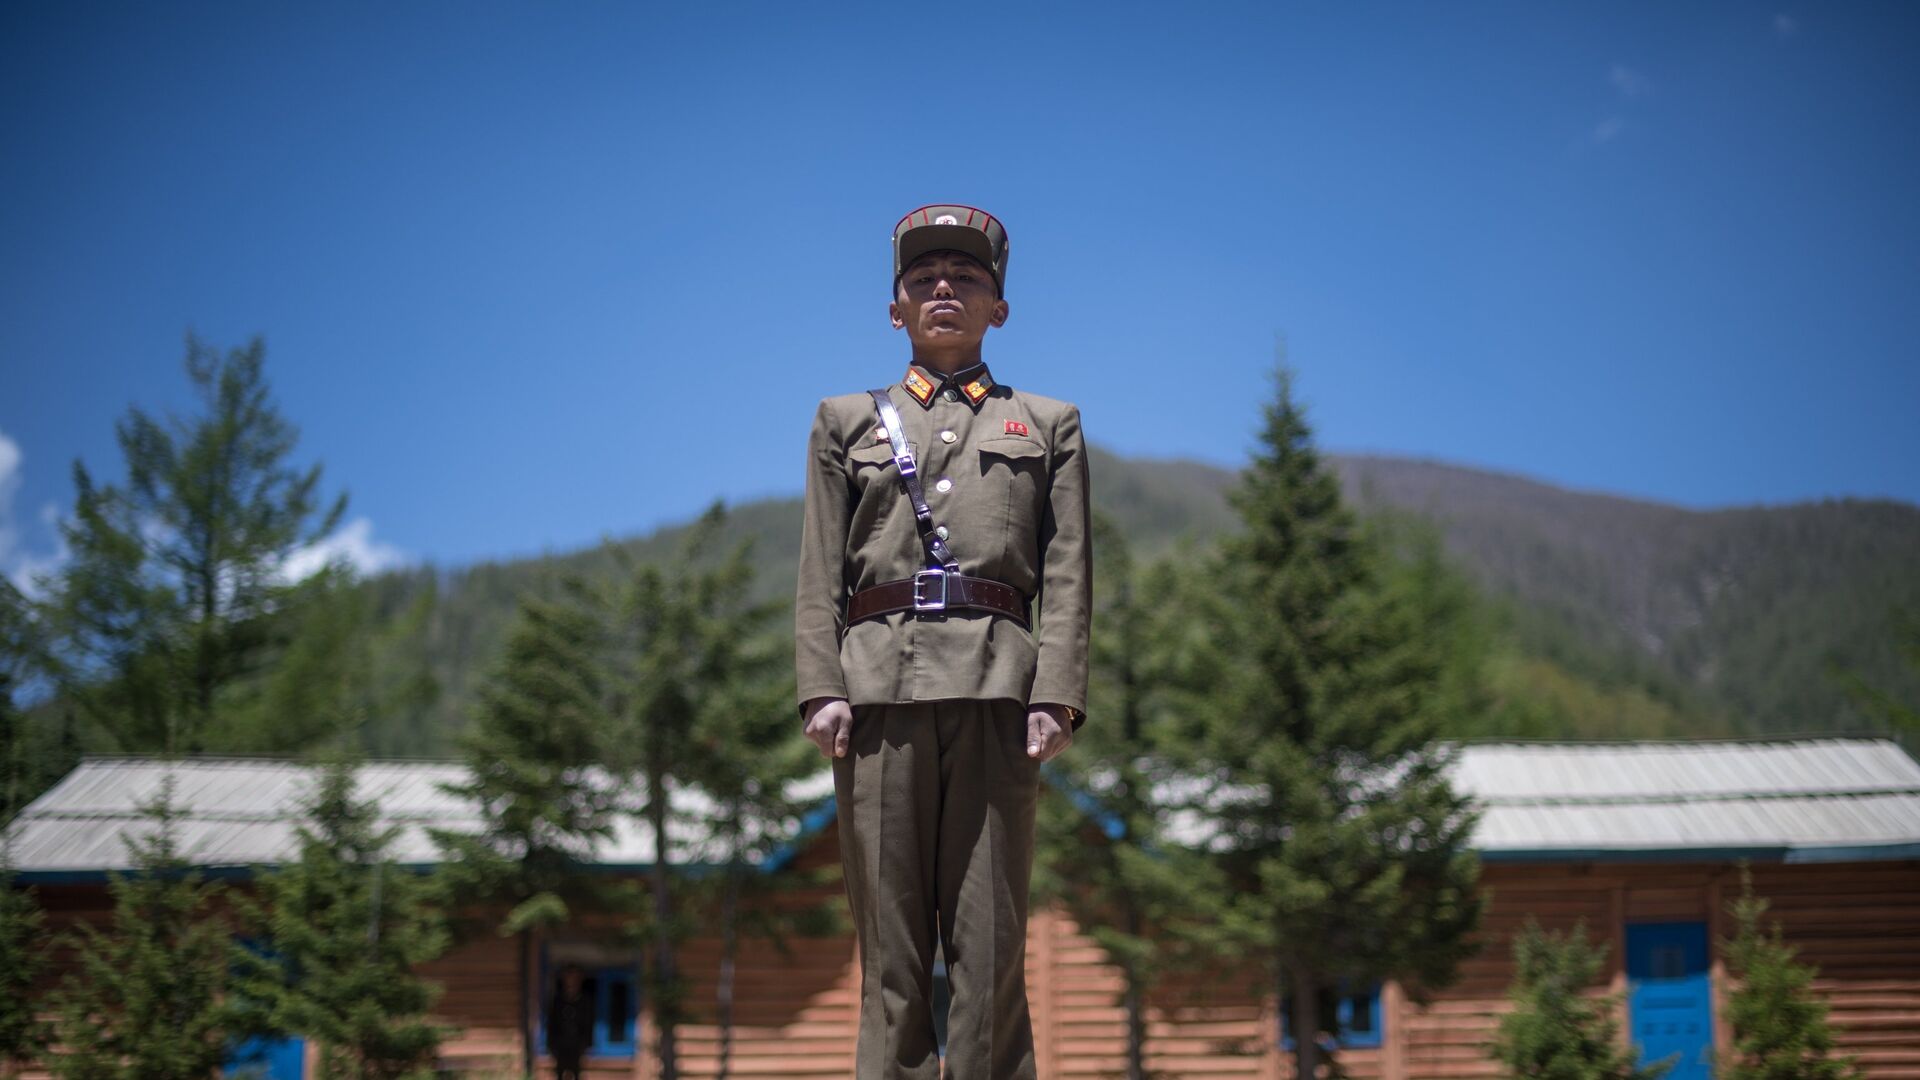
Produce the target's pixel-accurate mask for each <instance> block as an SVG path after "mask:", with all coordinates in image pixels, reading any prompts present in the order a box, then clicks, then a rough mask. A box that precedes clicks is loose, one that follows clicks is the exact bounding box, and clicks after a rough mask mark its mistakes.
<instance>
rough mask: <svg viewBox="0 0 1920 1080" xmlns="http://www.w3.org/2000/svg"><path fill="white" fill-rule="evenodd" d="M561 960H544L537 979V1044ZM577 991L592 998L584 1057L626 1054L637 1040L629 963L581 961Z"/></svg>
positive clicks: (637, 1007) (543, 1037) (543, 1041)
mask: <svg viewBox="0 0 1920 1080" xmlns="http://www.w3.org/2000/svg"><path fill="white" fill-rule="evenodd" d="M564 966H565V965H564V964H555V963H550V962H549V963H545V964H543V965H542V968H543V977H542V978H541V980H540V983H541V991H540V1031H539V1039H540V1045H541V1046H545V1045H546V1044H547V1009H548V1007H549V1006H550V1005H551V1004H552V1002H553V993H554V988H555V987H556V986H558V985H559V980H560V971H561V969H562V968H563V967H564ZM581 975H582V976H583V977H582V979H581V980H580V993H581V994H582V995H584V996H585V997H586V998H587V999H588V1000H589V1001H592V1002H593V1045H592V1046H591V1047H588V1048H587V1056H588V1057H608V1058H630V1057H632V1056H633V1055H634V1053H635V1051H636V1050H637V1049H638V1047H639V1043H640V995H639V993H638V990H637V985H638V980H637V979H636V978H635V972H634V969H633V968H632V967H631V966H625V965H612V966H600V967H591V966H588V965H584V964H583V965H581Z"/></svg>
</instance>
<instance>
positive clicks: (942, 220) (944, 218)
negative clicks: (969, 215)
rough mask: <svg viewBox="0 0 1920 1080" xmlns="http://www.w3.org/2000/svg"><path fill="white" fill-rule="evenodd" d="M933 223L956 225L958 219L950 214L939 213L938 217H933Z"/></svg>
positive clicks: (958, 222)
mask: <svg viewBox="0 0 1920 1080" xmlns="http://www.w3.org/2000/svg"><path fill="white" fill-rule="evenodd" d="M933 223H934V224H935V225H958V224H960V219H959V218H957V217H954V216H953V215H952V214H941V215H940V216H939V217H937V218H934V219H933Z"/></svg>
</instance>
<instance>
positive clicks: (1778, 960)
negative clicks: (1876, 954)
mask: <svg viewBox="0 0 1920 1080" xmlns="http://www.w3.org/2000/svg"><path fill="white" fill-rule="evenodd" d="M1727 909H1728V911H1730V912H1731V913H1732V914H1733V922H1734V935H1733V939H1732V940H1730V941H1726V942H1722V944H1721V947H1722V948H1723V949H1724V950H1725V951H1726V957H1727V966H1728V969H1729V971H1730V972H1731V974H1732V975H1733V977H1734V980H1735V981H1734V983H1733V987H1732V990H1731V991H1730V992H1729V993H1728V995H1727V1022H1728V1024H1729V1026H1731V1027H1732V1028H1733V1048H1732V1053H1730V1054H1728V1055H1726V1057H1725V1059H1724V1061H1723V1062H1722V1063H1721V1064H1720V1066H1719V1068H1718V1070H1717V1071H1718V1074H1719V1076H1720V1077H1721V1078H1722V1080H1853V1078H1854V1077H1858V1076H1861V1075H1862V1073H1861V1072H1860V1070H1859V1069H1858V1068H1857V1067H1856V1065H1855V1063H1854V1060H1853V1059H1852V1058H1851V1057H1846V1056H1844V1055H1842V1054H1840V1053H1839V1052H1838V1051H1837V1050H1836V1048H1835V1047H1834V1042H1833V1029H1832V1028H1831V1027H1829V1026H1828V1023H1827V1003H1826V1002H1824V1001H1822V1000H1820V998H1819V997H1818V995H1816V994H1815V993H1814V991H1813V979H1814V976H1815V975H1816V974H1817V972H1816V971H1815V970H1814V969H1813V968H1811V967H1809V966H1807V965H1806V964H1803V963H1800V962H1799V961H1798V960H1797V959H1795V956H1796V954H1797V953H1798V950H1796V949H1795V948H1793V947H1792V946H1791V945H1788V944H1787V943H1786V939H1785V937H1784V936H1783V935H1782V933H1781V931H1780V924H1779V923H1778V922H1777V921H1776V922H1775V923H1774V924H1773V925H1772V927H1770V928H1767V929H1762V927H1761V925H1760V920H1761V919H1762V917H1764V916H1765V915H1766V912H1767V901H1766V900H1764V899H1762V898H1761V897H1758V896H1755V895H1754V892H1753V874H1752V872H1751V871H1750V870H1748V869H1747V867H1745V866H1742V867H1741V868H1740V897H1739V898H1738V899H1737V900H1734V901H1733V902H1732V903H1730V904H1728V905H1727Z"/></svg>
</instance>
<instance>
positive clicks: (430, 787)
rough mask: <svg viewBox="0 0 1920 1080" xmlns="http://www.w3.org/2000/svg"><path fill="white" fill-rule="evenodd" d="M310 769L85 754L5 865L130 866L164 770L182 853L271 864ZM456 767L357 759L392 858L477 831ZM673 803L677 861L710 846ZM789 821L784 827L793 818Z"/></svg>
mask: <svg viewBox="0 0 1920 1080" xmlns="http://www.w3.org/2000/svg"><path fill="white" fill-rule="evenodd" d="M318 772H319V770H318V769H316V768H315V767H313V766H310V765H306V764H300V763H296V762H288V761H263V760H258V759H239V758H189V759H186V760H180V761H171V762H169V761H162V760H157V759H153V758H99V759H88V760H86V761H83V762H81V763H80V765H79V766H78V767H76V768H75V769H74V770H73V771H72V772H71V773H68V774H67V776H66V777H65V778H64V779H62V780H61V781H60V782H59V783H58V784H55V785H54V786H53V787H52V788H50V789H49V790H48V791H47V792H46V793H45V794H43V795H41V796H40V797H39V798H38V799H35V800H34V801H33V802H32V803H31V804H29V805H28V806H27V807H26V808H25V809H23V810H22V811H21V812H20V814H19V816H18V817H16V818H15V819H14V821H13V823H12V824H11V825H10V826H9V828H8V830H7V832H8V838H9V840H10V841H11V843H12V854H13V860H14V866H15V867H16V868H17V869H18V870H19V871H20V873H21V874H23V875H25V876H27V877H28V878H30V879H32V878H43V879H44V878H58V877H62V876H69V875H71V876H81V877H84V876H87V875H98V874H99V873H101V872H102V871H107V870H124V869H127V868H129V866H130V865H131V860H130V858H129V855H128V850H127V841H129V840H132V839H136V838H139V837H142V836H145V835H147V833H148V832H149V830H150V829H151V828H152V820H151V818H149V817H148V816H147V815H146V814H145V812H144V811H143V809H142V808H143V807H145V806H147V805H149V804H150V803H151V802H152V801H153V800H154V799H156V798H157V797H158V796H159V795H160V793H161V788H162V784H163V782H164V781H165V779H166V778H167V777H172V779H173V784H174V794H173V803H174V805H175V806H176V807H177V808H179V813H180V816H179V819H178V829H179V834H178V844H179V849H180V853H181V855H182V856H183V857H185V858H186V859H187V860H188V861H189V862H191V863H193V864H194V865H196V866H203V867H232V868H247V867H252V866H259V865H273V864H276V863H278V862H280V861H281V860H283V859H285V858H287V857H288V856H290V855H292V854H293V852H294V850H295V844H296V837H295V833H294V827H295V825H296V824H297V821H296V819H297V818H298V817H299V813H300V806H301V804H302V803H303V802H304V801H305V799H306V797H307V795H308V793H309V792H311V791H312V789H313V784H314V781H315V779H316V778H317V776H318ZM465 776H466V772H465V769H464V768H463V767H462V766H460V765H456V764H452V763H445V762H392V761H381V762H369V763H367V764H366V765H363V766H362V767H361V768H360V770H359V773H358V784H357V789H356V794H357V796H358V797H359V798H361V799H368V798H371V799H376V800H378V803H379V809H380V817H381V821H382V824H383V825H387V826H394V827H396V828H397V829H398V832H397V834H396V835H395V837H394V840H393V843H392V845H391V846H390V847H389V849H388V851H389V854H390V856H391V857H392V858H393V860H394V861H395V862H398V863H402V864H416V865H419V864H429V863H434V862H437V861H439V857H440V856H439V849H438V848H437V847H436V846H435V845H434V843H433V838H432V837H431V836H429V835H428V832H427V830H428V829H429V828H437V829H444V830H450V831H456V832H477V831H479V829H480V827H481V818H480V815H479V813H478V811H477V809H476V808H475V807H474V806H473V804H471V803H469V802H467V801H465V800H463V799H460V798H458V797H456V796H453V795H449V794H447V793H446V792H445V791H443V790H441V785H443V784H449V783H457V782H459V781H460V780H462V779H464V778H465ZM635 787H636V788H637V785H636V786H635ZM831 790H832V775H831V774H830V773H828V774H822V775H821V776H819V777H814V778H809V779H808V780H807V781H806V782H805V783H803V784H801V785H798V786H797V787H796V788H795V790H794V792H793V794H794V795H795V796H796V797H798V798H802V799H818V798H821V797H824V796H825V794H826V793H827V792H829V791H831ZM671 802H672V804H673V806H674V809H675V811H676V815H675V817H674V818H672V819H670V820H669V823H668V836H669V840H670V843H671V844H672V847H673V849H674V850H673V852H672V854H673V857H674V858H675V860H676V861H700V860H701V859H702V858H704V857H709V856H711V855H712V850H711V840H710V838H709V837H708V836H707V834H706V832H705V830H704V829H703V828H702V827H701V823H702V822H704V821H706V820H708V819H710V818H711V816H712V809H713V803H712V801H711V800H710V799H709V798H707V796H706V795H704V794H703V793H701V792H699V791H691V790H675V791H673V792H672V793H671ZM789 831H790V832H791V831H794V830H793V829H792V827H791V826H790V827H789ZM594 855H595V861H597V862H598V863H600V864H603V865H608V866H646V865H650V864H651V863H652V862H653V857H654V850H653V837H652V836H651V835H650V833H649V832H647V831H643V829H642V827H641V826H640V825H639V824H638V823H637V822H636V821H635V820H634V819H633V818H631V817H626V816H623V817H622V818H621V819H620V822H619V824H618V826H617V828H616V831H615V835H614V840H613V842H612V843H611V844H605V845H602V846H601V847H600V848H599V849H598V850H597V851H596V852H595V853H594Z"/></svg>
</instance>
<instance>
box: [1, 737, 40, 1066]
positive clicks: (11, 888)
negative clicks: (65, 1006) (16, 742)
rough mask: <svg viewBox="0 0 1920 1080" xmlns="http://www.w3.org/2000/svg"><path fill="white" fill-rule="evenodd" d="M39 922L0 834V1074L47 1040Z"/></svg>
mask: <svg viewBox="0 0 1920 1080" xmlns="http://www.w3.org/2000/svg"><path fill="white" fill-rule="evenodd" d="M3 706H4V699H0V707H3ZM45 923H46V916H45V914H44V913H43V912H42V911H41V910H40V905H39V904H37V903H35V902H34V896H33V893H32V892H30V891H29V890H27V889H26V888H25V887H24V886H22V885H21V884H20V883H19V882H18V881H17V880H16V879H15V877H14V869H13V844H12V841H11V839H10V838H4V837H0V1076H13V1075H16V1073H15V1070H16V1069H18V1068H19V1067H22V1066H24V1065H25V1064H26V1062H27V1061H29V1060H31V1059H33V1058H35V1057H38V1056H39V1054H40V1051H41V1050H42V1049H43V1048H44V1047H45V1046H46V1043H47V1029H46V1024H45V1022H44V1021H42V1020H41V1018H40V1002H41V995H40V976H41V974H42V973H43V972H44V971H45V970H46V947H45V945H44V943H43V941H42V939H41V935H42V932H43V927H44V925H45Z"/></svg>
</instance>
